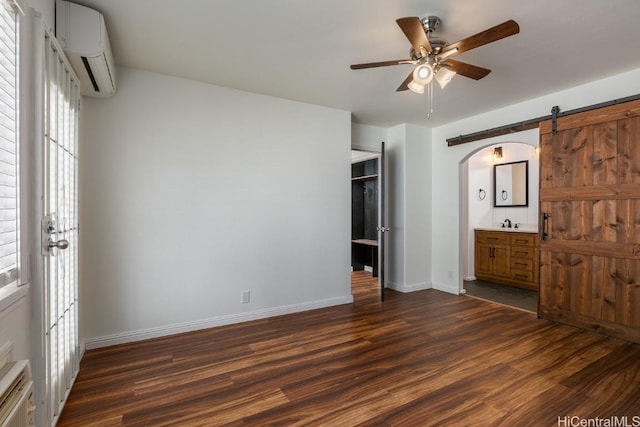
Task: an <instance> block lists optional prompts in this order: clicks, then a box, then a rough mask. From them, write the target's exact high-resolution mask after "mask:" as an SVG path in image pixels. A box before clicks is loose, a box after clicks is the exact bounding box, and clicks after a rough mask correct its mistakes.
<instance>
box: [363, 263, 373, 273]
mask: <svg viewBox="0 0 640 427" xmlns="http://www.w3.org/2000/svg"><path fill="white" fill-rule="evenodd" d="M364 271H366V272H368V273H373V267H372V266H370V265H365V266H364Z"/></svg>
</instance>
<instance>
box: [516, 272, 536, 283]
mask: <svg viewBox="0 0 640 427" xmlns="http://www.w3.org/2000/svg"><path fill="white" fill-rule="evenodd" d="M511 276H512V277H513V278H514V279H515V280H518V281H521V282H528V283H531V282H533V271H525V270H512V271H511Z"/></svg>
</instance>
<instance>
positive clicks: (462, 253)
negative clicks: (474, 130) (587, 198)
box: [457, 128, 540, 294]
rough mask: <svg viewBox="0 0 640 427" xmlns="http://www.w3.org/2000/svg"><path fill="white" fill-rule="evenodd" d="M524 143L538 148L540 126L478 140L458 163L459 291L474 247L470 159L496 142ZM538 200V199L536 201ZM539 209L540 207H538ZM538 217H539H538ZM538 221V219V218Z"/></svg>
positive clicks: (488, 195) (462, 289)
mask: <svg viewBox="0 0 640 427" xmlns="http://www.w3.org/2000/svg"><path fill="white" fill-rule="evenodd" d="M508 143H515V144H524V145H529V146H531V147H535V148H538V147H539V143H540V136H539V132H538V128H535V129H530V130H526V131H522V132H517V133H513V134H509V135H502V136H496V137H493V138H487V139H484V140H482V141H478V142H477V144H478V145H477V147H475V148H474V149H473V150H472V151H470V152H469V153H467V154H466V155H465V156H464V157H462V159H460V162H459V163H458V179H459V187H460V190H459V191H458V197H459V200H458V209H459V211H458V219H459V225H458V238H459V242H458V278H459V283H458V287H457V290H458V293H459V294H464V293H465V292H466V291H465V289H464V281H465V278H466V277H467V275H466V271H465V266H466V262H467V261H468V260H469V257H470V250H469V247H470V246H471V247H473V245H472V242H471V237H470V224H469V203H468V200H469V191H470V188H469V178H468V173H467V172H468V161H469V159H470V158H471V157H473V156H475V155H476V154H478V153H479V152H481V151H482V150H485V149H486V148H488V147H491V146H493V145H496V144H508ZM539 189H540V182H539V181H538V190H539ZM491 194H492V192H491V191H487V197H490V196H491ZM531 200H532V198H531V195H530V197H529V202H530V203H531ZM536 202H537V201H536ZM538 210H539V207H538ZM536 218H537V217H536ZM536 221H537V219H536Z"/></svg>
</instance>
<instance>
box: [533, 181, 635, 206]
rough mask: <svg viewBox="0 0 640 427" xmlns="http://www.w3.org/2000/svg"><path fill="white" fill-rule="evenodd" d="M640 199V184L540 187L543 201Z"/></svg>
mask: <svg viewBox="0 0 640 427" xmlns="http://www.w3.org/2000/svg"><path fill="white" fill-rule="evenodd" d="M602 199H612V200H622V199H640V184H638V183H630V184H603V185H592V186H589V187H556V188H543V189H540V200H542V201H549V202H555V201H565V200H602Z"/></svg>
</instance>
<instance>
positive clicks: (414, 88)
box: [407, 80, 424, 94]
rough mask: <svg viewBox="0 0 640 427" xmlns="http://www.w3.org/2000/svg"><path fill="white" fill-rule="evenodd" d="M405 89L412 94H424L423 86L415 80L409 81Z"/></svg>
mask: <svg viewBox="0 0 640 427" xmlns="http://www.w3.org/2000/svg"><path fill="white" fill-rule="evenodd" d="M407 87H408V88H409V90H410V91H411V92H413V93H418V94H423V93H424V85H423V84H420V83H418V82H416V81H415V80H411V81H410V82H409V83H408V84H407Z"/></svg>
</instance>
